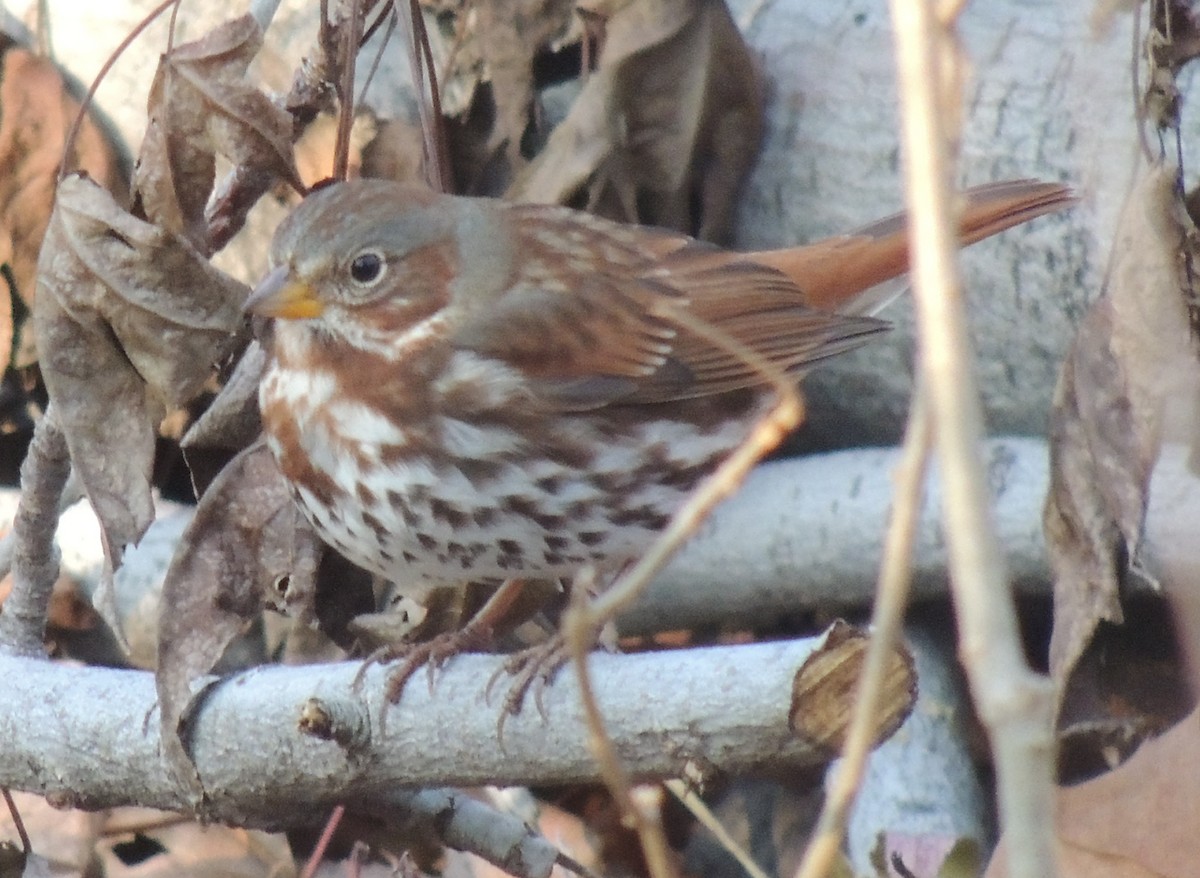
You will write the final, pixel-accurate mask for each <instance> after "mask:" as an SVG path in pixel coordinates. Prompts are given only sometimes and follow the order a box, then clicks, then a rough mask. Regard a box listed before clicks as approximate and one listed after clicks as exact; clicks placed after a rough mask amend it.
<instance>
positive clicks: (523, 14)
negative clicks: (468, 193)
mask: <svg viewBox="0 0 1200 878" xmlns="http://www.w3.org/2000/svg"><path fill="white" fill-rule="evenodd" d="M421 6H422V7H423V8H424V10H425V19H426V30H427V31H428V33H429V36H430V43H431V49H432V51H433V55H434V65H435V68H436V69H437V71H438V79H439V83H438V84H439V88H440V92H441V104H442V108H443V111H444V112H445V113H446V114H447V115H449V116H463V115H466V114H467V113H468V112H469V110H470V108H471V105H472V103H474V102H475V100H476V91H477V89H478V88H479V86H480V85H481V84H482V83H485V82H489V81H490V82H491V84H492V97H493V100H494V102H495V105H496V109H495V122H494V125H493V126H492V134H491V137H490V146H491V148H492V149H497V148H500V147H503V146H505V145H507V146H508V148H509V151H510V152H509V154H510V156H511V157H512V160H513V162H514V166H516V165H519V164H520V156H519V152H518V151H519V148H520V145H521V141H522V139H523V138H524V136H525V131H526V129H527V128H528V126H529V123H530V120H531V116H532V113H531V108H532V103H533V86H534V82H533V65H534V59H535V57H536V56H537V55H538V54H540V53H541V52H544V51H546V50H551V51H554V50H556V49H558V48H560V47H562V46H563V45H566V44H568V43H571V42H573V41H575V40H578V39H579V36H580V33H581V28H580V22H579V19H578V18H577V17H576V15H575V3H574V0H421ZM447 29H448V30H449V32H446V31H447Z"/></svg>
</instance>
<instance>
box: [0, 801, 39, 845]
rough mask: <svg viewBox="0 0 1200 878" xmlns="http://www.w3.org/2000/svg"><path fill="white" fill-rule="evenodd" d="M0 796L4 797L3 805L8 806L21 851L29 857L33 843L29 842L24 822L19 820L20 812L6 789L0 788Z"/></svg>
mask: <svg viewBox="0 0 1200 878" xmlns="http://www.w3.org/2000/svg"><path fill="white" fill-rule="evenodd" d="M0 795H2V796H4V804H5V805H7V806H8V816H10V817H11V818H12V822H13V826H15V827H16V828H17V836H18V837H19V838H20V839H21V850H23V851H24V852H25V856H29V855H30V854H31V853H33V842H31V841H30V840H29V832H28V831H27V830H26V829H25V821H24V820H22V819H21V811H20V809H18V808H17V803H16V802H14V801H13V797H12V793H10V792H9V791H8V787H0Z"/></svg>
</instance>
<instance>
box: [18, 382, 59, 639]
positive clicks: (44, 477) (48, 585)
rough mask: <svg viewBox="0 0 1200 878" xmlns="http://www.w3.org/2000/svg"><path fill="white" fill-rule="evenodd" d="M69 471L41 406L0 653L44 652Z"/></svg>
mask: <svg viewBox="0 0 1200 878" xmlns="http://www.w3.org/2000/svg"><path fill="white" fill-rule="evenodd" d="M70 474H71V459H70V456H69V455H68V453H67V442H66V438H65V437H64V436H63V432H62V430H61V429H60V428H59V426H58V421H57V419H56V417H55V415H54V407H53V406H51V407H50V408H48V409H47V410H46V414H45V416H44V417H43V418H42V420H41V422H40V423H39V424H38V426H37V431H36V432H35V433H34V436H33V442H32V443H31V444H30V446H29V454H28V456H27V457H26V458H25V462H24V463H23V464H22V465H21V485H22V494H21V502H20V504H19V505H18V507H17V517H16V521H14V522H13V537H14V544H13V562H12V574H13V586H12V592H11V593H10V594H9V596H8V599H7V600H6V601H5V602H4V608H3V612H2V613H0V652H7V653H8V654H10V655H18V656H41V655H43V654H44V653H43V647H42V639H43V637H44V636H45V632H46V613H47V610H48V609H49V606H50V592H51V590H52V589H53V588H54V581H55V580H56V579H57V578H58V551H57V549H56V548H55V546H54V530H55V527H56V525H57V524H58V503H59V498H61V497H62V494H63V489H64V488H65V487H66V484H67V479H68V477H69V476H70Z"/></svg>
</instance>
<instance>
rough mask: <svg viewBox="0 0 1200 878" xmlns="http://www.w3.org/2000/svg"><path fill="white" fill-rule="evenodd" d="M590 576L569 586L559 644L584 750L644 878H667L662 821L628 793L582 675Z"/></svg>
mask: <svg viewBox="0 0 1200 878" xmlns="http://www.w3.org/2000/svg"><path fill="white" fill-rule="evenodd" d="M595 576H596V571H595V568H594V567H592V566H590V565H589V566H587V567H584V568H583V570H581V571H580V572H579V574H578V575H577V576H576V577H575V581H574V582H573V583H572V584H571V607H570V609H569V610H568V613H567V617H566V618H564V619H563V626H562V627H563V640H564V642H565V643H566V647H567V650H568V653H569V654H570V656H571V658H572V660H573V661H574V662H575V667H576V668H577V669H578V671H579V700H580V703H581V704H582V705H583V714H584V722H585V724H586V725H587V728H588V744H589V747H590V749H591V751H592V754H593V755H594V756H595V758H596V766H597V769H598V770H599V772H600V777H601V779H602V780H603V781H604V785H605V786H606V787H608V790H609V792H610V793H612V796H613V800H614V801H615V803H616V805H617V807H618V808H619V809H620V811H621V815H622V817H623V818H624V819H625V820H626V821H628V822H629V823H631V824H632V825H633V829H634V831H635V832H637V835H638V841H640V842H641V845H642V854H643V855H644V856H645V858H646V871H648V872H649V873H650V878H673V876H674V875H675V869H674V867H673V865H672V862H671V855H670V850H671V848H670V845H669V844H668V842H667V835H666V833H665V832H664V831H663V826H662V821H661V820H660V819H656V814H655V812H654V811H653V810H651V809H647V808H646V807H645V806H644V803H641V802H639V801H638V796H636V795H635V793H634V788H633V782H632V781H631V780H630V777H629V772H627V771H626V770H625V766H624V765H622V763H621V757H620V755H618V753H617V748H616V745H615V744H614V743H613V740H612V737H611V736H610V735H609V734H608V732H607V730H606V729H605V725H604V715H603V713H602V712H601V711H600V705H599V703H598V702H597V700H596V690H595V688H594V687H593V686H592V675H591V674H590V673H588V667H587V662H588V658H587V657H588V652H590V651H591V648H592V646H593V645H594V643H595V637H594V636H593V633H592V632H593V629H592V628H591V627H590V626H589V625H588V624H587V622H586V621H584V619H585V618H586V613H587V610H586V603H587V600H588V594H589V593H590V592H591V590H592V585H593V584H594V580H595Z"/></svg>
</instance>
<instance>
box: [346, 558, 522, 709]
mask: <svg viewBox="0 0 1200 878" xmlns="http://www.w3.org/2000/svg"><path fill="white" fill-rule="evenodd" d="M525 583H526V581H525V580H524V579H506V580H505V581H504V582H503V583H501V585H500V587H499V588H497V589H496V590H495V591H494V592H492V594H491V596H489V597H488V599H487V600H486V601H485V602H484V604H483V606H482V607H480V608H479V609H478V610H477V611H476V612H475V614H474V615H473V616H471V618H470V619H468V620H467V623H466V624H465V625H463V626H462V627H461V628H458V629H457V630H454V631H446V632H442V633H441V634H436V635H434V636H433V637H431V638H430V639H429V640H427V641H425V642H424V643H415V644H400V645H396V646H385V647H383V650H382V651H380V650H377V651H376V654H373V655H372V656H371V657H370V658H368V659H367V664H370V663H373V662H383V661H392V660H394V659H400V663H399V664H398V665H397V666H396V667H395V668H392V669H391V670H389V672H388V678H387V699H388V701H390V702H391V703H392V704H395V703H396V702H397V701H399V700H400V695H401V693H402V692H403V691H404V684H405V683H407V682H408V680H409V678H410V677H411V676H412V675H413V674H414V673H416V671H417V669H418V668H420V667H421V666H422V665H425V666H426V667H427V668H428V669H429V686H430V688H432V687H433V682H434V674H435V673H436V672H437V671H438V670H439V669H440V668H441V667H443V666H444V665H445V664H446V662H448V661H449V660H450V659H452V658H454V656H456V655H459V654H460V653H464V652H468V651H470V650H472V649H480V648H483V647H485V646H488V645H490V644H491V643H492V640H493V638H494V635H495V630H496V627H497V625H498V624H499V623H500V622H502V621H503V620H504V619H505V617H506V616H507V615H508V613H509V611H510V610H511V609H512V608H513V605H514V604H516V602H517V600H518V599H519V598H520V597H521V594H522V593H523V591H524V589H525ZM380 652H383V653H384V654H383V655H380V654H379V653H380Z"/></svg>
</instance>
